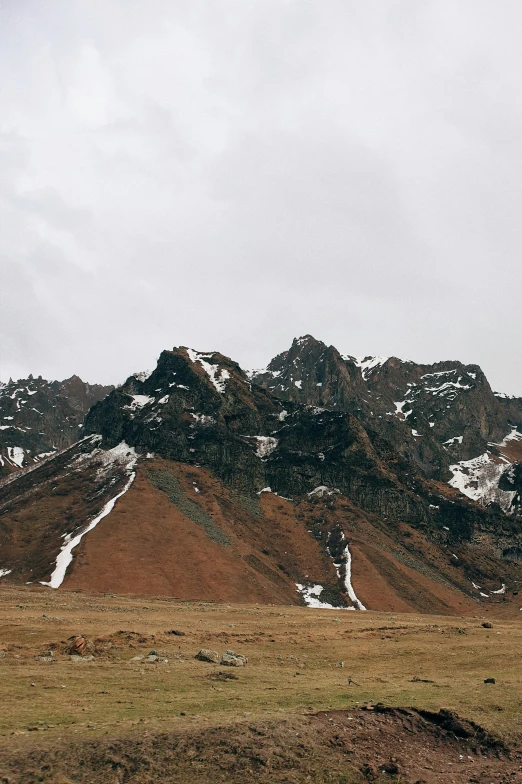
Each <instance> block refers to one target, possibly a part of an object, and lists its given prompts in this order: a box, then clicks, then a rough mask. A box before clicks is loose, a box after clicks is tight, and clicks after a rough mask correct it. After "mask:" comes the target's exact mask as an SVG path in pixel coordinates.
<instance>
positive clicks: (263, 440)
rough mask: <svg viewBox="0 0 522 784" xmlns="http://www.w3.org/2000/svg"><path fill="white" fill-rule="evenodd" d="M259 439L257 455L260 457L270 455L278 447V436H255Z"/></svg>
mask: <svg viewBox="0 0 522 784" xmlns="http://www.w3.org/2000/svg"><path fill="white" fill-rule="evenodd" d="M253 437H254V438H255V439H256V441H257V449H256V455H257V456H258V457H260V458H262V459H263V458H267V457H269V456H270V455H271V454H272V452H273V451H274V450H275V449H277V444H278V441H277V438H272V436H253Z"/></svg>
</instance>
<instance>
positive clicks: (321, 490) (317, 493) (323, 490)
mask: <svg viewBox="0 0 522 784" xmlns="http://www.w3.org/2000/svg"><path fill="white" fill-rule="evenodd" d="M340 492H341V491H340V490H339V489H338V488H337V487H327V486H326V485H319V487H316V488H315V489H314V490H312V491H311V492H310V493H307V496H308V498H313V497H316V498H323V496H325V495H334V494H335V493H340Z"/></svg>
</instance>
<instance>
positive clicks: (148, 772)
mask: <svg viewBox="0 0 522 784" xmlns="http://www.w3.org/2000/svg"><path fill="white" fill-rule="evenodd" d="M0 771H1V773H2V775H3V779H2V781H3V782H9V784H15V783H16V784H32V783H33V782H36V781H38V782H44V783H45V782H47V783H48V784H73V782H74V784H86V783H87V782H89V784H98V783H99V784H108V783H109V782H110V783H111V784H112V782H114V784H153V783H156V782H160V781H161V782H172V784H174V782H176V784H182V783H183V784H192V782H201V781H205V780H214V781H226V782H230V783H231V784H236V783H237V784H243V783H244V782H246V781H256V782H286V783H287V784H290V783H294V784H298V783H299V782H317V783H318V782H336V783H337V784H349V783H350V784H351V783H352V782H353V783H355V782H375V783H376V784H377V783H378V782H392V781H395V782H403V784H406V783H407V784H410V783H411V784H413V783H414V782H415V783H416V784H420V782H425V783H426V784H443V783H446V782H447V784H450V782H451V784H469V783H470V782H476V783H477V784H479V783H481V782H484V783H486V782H491V781H492V780H494V781H495V782H498V781H500V782H510V781H511V782H514V781H520V778H519V776H520V775H521V772H522V756H521V755H520V754H518V753H516V752H513V751H510V750H509V749H507V748H506V747H505V746H504V744H503V743H502V742H501V741H499V740H498V739H497V738H495V737H494V736H491V735H490V734H488V733H487V732H486V731H485V730H483V729H482V728H481V727H479V726H478V725H476V724H473V723H472V722H467V721H463V720H462V719H460V718H459V717H458V716H457V714H455V713H451V712H448V711H446V712H444V711H442V712H439V713H430V712H423V711H419V710H416V709H412V708H410V709H402V710H401V709H393V708H384V707H382V708H380V707H379V706H377V707H375V708H372V709H371V710H365V709H358V710H351V711H330V712H322V713H318V714H314V715H308V716H298V717H297V716H293V717H290V718H288V719H285V720H282V721H281V720H280V721H264V722H259V721H258V722H254V723H240V724H234V725H231V726H224V727H214V728H211V729H208V730H204V731H201V730H199V731H197V732H170V733H168V732H167V733H156V734H154V733H148V732H146V731H143V732H141V733H136V734H135V736H134V737H117V736H114V737H111V738H108V739H102V740H98V741H96V742H94V743H93V742H91V743H85V742H80V743H78V742H75V743H65V744H64V745H60V746H58V747H56V746H55V747H52V748H42V747H38V746H35V747H33V748H31V749H27V750H26V752H25V753H24V755H23V756H22V757H20V756H15V757H11V758H10V759H8V760H5V761H4V762H3V764H1V763H0Z"/></svg>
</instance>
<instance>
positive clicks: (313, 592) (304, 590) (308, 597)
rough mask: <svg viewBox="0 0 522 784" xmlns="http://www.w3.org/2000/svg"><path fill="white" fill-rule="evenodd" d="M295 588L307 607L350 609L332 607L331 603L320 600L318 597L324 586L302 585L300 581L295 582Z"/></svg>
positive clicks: (337, 608)
mask: <svg viewBox="0 0 522 784" xmlns="http://www.w3.org/2000/svg"><path fill="white" fill-rule="evenodd" d="M295 585H296V588H297V590H298V592H299V593H300V594H301V596H302V597H303V599H304V600H305V603H306V606H307V607H315V608H318V609H322V610H343V609H346V610H347V609H350V608H348V607H334V606H333V604H328V603H327V602H321V601H320V599H319V598H318V597H319V596H320V595H321V594H322V592H323V591H324V587H323V586H322V585H319V584H318V583H317V584H316V585H310V586H306V585H302V584H301V583H296V584H295Z"/></svg>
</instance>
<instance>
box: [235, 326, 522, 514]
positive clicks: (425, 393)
mask: <svg viewBox="0 0 522 784" xmlns="http://www.w3.org/2000/svg"><path fill="white" fill-rule="evenodd" d="M250 377H251V379H252V381H253V382H255V383H257V384H260V385H261V386H263V387H265V388H266V389H269V390H270V391H271V392H273V393H274V394H276V395H278V396H279V397H281V398H283V399H285V400H293V401H299V402H301V403H304V404H307V405H316V406H318V405H325V406H327V407H328V408H334V409H340V410H343V411H349V412H351V413H353V414H354V415H355V416H357V418H358V419H359V421H360V422H361V423H362V424H363V425H364V427H365V428H366V430H367V431H368V432H369V433H371V434H372V441H373V442H374V444H375V445H377V444H379V443H384V444H385V445H387V446H389V445H391V446H392V447H393V449H394V451H395V452H396V453H397V454H398V455H400V456H401V458H402V459H404V460H405V461H407V462H409V463H413V466H414V470H415V471H416V472H418V473H419V474H421V475H422V476H424V477H425V478H427V479H434V480H438V481H444V482H448V481H450V480H451V479H452V478H455V475H459V474H461V473H462V471H463V472H464V473H465V474H466V475H469V472H470V471H471V469H469V468H468V467H467V466H466V463H468V462H469V461H473V460H474V459H476V458H479V457H482V461H481V462H480V464H479V466H478V468H479V469H480V466H484V470H483V471H482V473H483V474H484V477H482V476H481V471H480V470H478V471H477V470H474V471H471V473H473V479H472V480H471V481H472V483H478V485H480V484H481V483H482V484H488V487H489V485H490V478H489V475H490V474H491V470H492V469H491V466H492V465H493V464H496V465H498V466H502V465H504V470H505V471H508V470H509V467H510V465H511V461H510V460H508V459H507V457H506V455H505V454H504V453H503V452H502V446H505V444H504V439H505V438H506V437H508V438H509V437H511V438H519V437H520V439H522V424H521V419H522V402H521V399H520V398H507V397H504V396H500V395H497V394H495V393H493V391H492V389H491V387H490V385H489V383H488V381H487V378H486V377H485V375H484V373H483V372H482V370H481V369H480V368H479V367H478V366H477V365H463V364H462V363H460V362H438V363H435V364H433V365H420V364H417V363H414V362H404V361H403V360H400V359H397V358H396V357H389V358H383V357H365V358H363V359H357V358H355V357H351V356H348V355H344V356H342V355H341V354H340V353H339V352H338V351H337V350H336V349H335V348H334V347H333V346H329V347H328V346H326V345H325V344H324V343H321V342H320V341H317V340H315V339H314V338H313V337H311V336H310V335H307V336H305V337H303V338H299V339H296V340H294V342H293V344H292V347H291V348H290V349H289V351H286V352H284V353H283V354H280V355H279V356H278V357H276V358H275V359H274V360H272V361H271V362H270V363H269V365H268V367H267V368H266V369H265V370H261V371H253V372H252V373H251V374H250ZM513 433H515V435H514V436H513ZM510 434H511V436H510ZM484 456H485V457H484ZM459 466H460V468H459ZM474 468H475V469H477V466H474ZM495 471H496V472H497V473H498V474H499V476H498V477H497V482H496V486H497V487H498V480H499V478H500V475H501V474H502V471H500V472H499V469H498V468H497V469H495ZM454 486H456V487H458V489H459V490H461V491H462V492H464V493H465V494H468V495H469V497H472V498H474V500H481V499H482V497H483V496H484V499H485V500H486V501H488V502H489V501H492V500H495V499H494V498H493V497H492V494H491V492H490V491H488V492H484V493H482V492H479V494H478V496H479V497H477V493H475V492H472V491H474V490H476V489H477V488H475V486H474V485H473V484H472V486H471V487H469V488H466V487H465V483H463V482H460V483H456V484H454ZM467 489H469V490H470V492H469V493H466V490H467ZM478 489H479V490H480V488H478ZM508 500H509V499H508V498H507V497H506V498H504V499H503V502H504V511H506V512H511V513H514V514H516V513H519V512H520V505H519V503H518V501H517V500H516V499H515V498H513V499H511V500H509V504H508ZM506 504H507V505H506Z"/></svg>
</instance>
